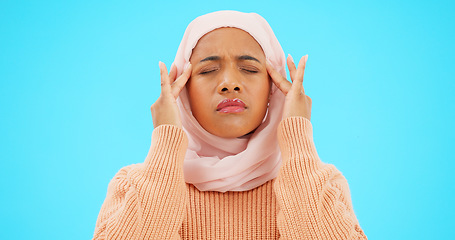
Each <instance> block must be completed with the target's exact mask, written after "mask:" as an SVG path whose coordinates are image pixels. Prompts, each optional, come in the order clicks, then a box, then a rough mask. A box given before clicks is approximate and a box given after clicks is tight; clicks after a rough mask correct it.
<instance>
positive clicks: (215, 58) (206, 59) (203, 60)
mask: <svg viewBox="0 0 455 240" xmlns="http://www.w3.org/2000/svg"><path fill="white" fill-rule="evenodd" d="M220 59H221V58H220V57H219V56H209V57H206V58H204V59H202V60H201V61H200V62H205V61H217V60H220ZM237 59H238V60H252V61H256V62H258V63H261V62H260V61H259V60H258V59H257V58H255V57H252V56H250V55H242V56H239V57H237Z"/></svg>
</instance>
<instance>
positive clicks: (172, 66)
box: [171, 63, 175, 71]
mask: <svg viewBox="0 0 455 240" xmlns="http://www.w3.org/2000/svg"><path fill="white" fill-rule="evenodd" d="M174 67H175V63H172V65H171V71H172V68H174Z"/></svg>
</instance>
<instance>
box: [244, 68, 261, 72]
mask: <svg viewBox="0 0 455 240" xmlns="http://www.w3.org/2000/svg"><path fill="white" fill-rule="evenodd" d="M242 70H243V71H245V72H248V73H258V72H259V71H257V70H253V69H247V68H243V69H242Z"/></svg>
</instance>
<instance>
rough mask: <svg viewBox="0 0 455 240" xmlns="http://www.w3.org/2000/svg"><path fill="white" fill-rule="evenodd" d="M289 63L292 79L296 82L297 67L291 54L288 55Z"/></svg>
mask: <svg viewBox="0 0 455 240" xmlns="http://www.w3.org/2000/svg"><path fill="white" fill-rule="evenodd" d="M287 63H288V69H289V75H290V76H291V81H292V82H294V78H295V77H294V76H295V72H296V71H297V69H296V68H295V63H294V59H293V58H292V56H291V54H289V55H288V58H287Z"/></svg>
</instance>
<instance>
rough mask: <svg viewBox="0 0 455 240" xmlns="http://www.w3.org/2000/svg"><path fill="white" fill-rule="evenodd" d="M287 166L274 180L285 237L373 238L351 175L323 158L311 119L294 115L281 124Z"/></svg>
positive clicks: (282, 236)
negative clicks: (356, 203) (358, 212)
mask: <svg viewBox="0 0 455 240" xmlns="http://www.w3.org/2000/svg"><path fill="white" fill-rule="evenodd" d="M278 142H279V145H280V149H281V153H282V159H283V162H282V165H281V168H280V171H279V174H278V176H277V178H276V179H275V182H274V186H273V188H274V192H275V194H276V197H277V202H278V206H279V212H278V215H277V225H278V229H279V232H280V235H281V238H282V239H367V236H366V235H365V233H364V232H363V230H362V229H361V227H360V225H359V222H358V220H357V217H356V216H355V214H354V210H353V207H352V202H351V194H350V190H349V186H348V182H347V180H346V178H345V177H344V176H343V175H342V174H341V172H340V171H339V170H338V169H336V167H335V166H334V165H332V164H326V163H323V162H321V160H320V159H319V156H318V154H317V152H316V148H315V146H314V142H313V129H312V125H311V122H310V121H309V120H308V119H306V118H304V117H288V118H286V119H283V120H282V121H281V123H280V125H279V126H278Z"/></svg>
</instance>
